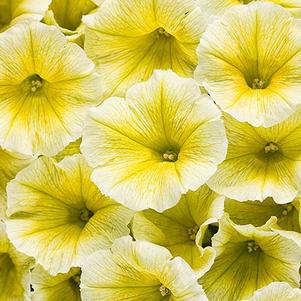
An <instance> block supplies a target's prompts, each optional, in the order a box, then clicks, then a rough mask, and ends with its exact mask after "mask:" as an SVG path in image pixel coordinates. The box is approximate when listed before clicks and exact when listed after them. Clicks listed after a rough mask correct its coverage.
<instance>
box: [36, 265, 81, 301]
mask: <svg viewBox="0 0 301 301" xmlns="http://www.w3.org/2000/svg"><path fill="white" fill-rule="evenodd" d="M80 276H81V270H80V268H71V269H70V271H69V272H68V273H65V274H61V273H60V274H57V275H55V276H52V275H50V274H49V273H48V272H47V271H45V270H44V269H43V267H42V266H40V265H37V266H35V268H34V269H33V271H32V277H31V283H32V287H33V289H34V293H33V295H32V298H31V300H32V301H81V300H82V299H81V296H80V288H79V285H80Z"/></svg>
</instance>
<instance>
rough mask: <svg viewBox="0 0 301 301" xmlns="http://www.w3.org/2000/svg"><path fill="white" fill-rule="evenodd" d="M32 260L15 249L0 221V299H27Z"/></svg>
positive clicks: (24, 300)
mask: <svg viewBox="0 0 301 301" xmlns="http://www.w3.org/2000/svg"><path fill="white" fill-rule="evenodd" d="M33 264H34V261H33V259H32V258H29V257H27V256H25V255H24V254H22V253H19V252H17V251H16V249H15V248H14V247H13V246H12V245H11V243H10V242H9V240H8V238H7V235H6V233H5V226H4V224H3V223H2V222H0V271H1V273H0V300H1V301H21V300H22V301H29V300H31V298H30V268H32V266H33Z"/></svg>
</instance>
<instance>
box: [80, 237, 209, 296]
mask: <svg viewBox="0 0 301 301" xmlns="http://www.w3.org/2000/svg"><path fill="white" fill-rule="evenodd" d="M81 279H82V280H81V292H82V299H83V301H91V300H95V301H96V300H99V301H100V300H101V301H112V300H115V301H123V300H126V299H127V300H132V301H141V300H147V301H159V300H166V301H167V300H170V301H172V300H177V301H207V300H208V299H207V297H206V296H205V294H204V292H203V290H202V288H201V286H200V285H198V283H197V276H196V275H195V274H194V273H193V271H192V270H191V268H190V267H189V265H188V264H187V263H186V262H185V261H184V260H183V259H182V258H180V257H175V258H172V255H171V254H170V253H169V251H168V250H167V249H165V248H163V247H161V246H158V245H155V244H152V243H149V242H146V241H132V240H131V238H130V237H123V238H120V239H118V240H116V241H115V242H114V244H113V246H112V248H111V250H103V251H99V252H96V253H94V254H93V256H90V257H89V258H88V259H87V261H86V262H85V263H84V265H83V267H82V278H81Z"/></svg>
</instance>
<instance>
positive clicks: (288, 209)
mask: <svg viewBox="0 0 301 301" xmlns="http://www.w3.org/2000/svg"><path fill="white" fill-rule="evenodd" d="M283 207H284V210H283V211H282V212H281V213H282V215H284V216H286V215H288V214H289V213H290V212H291V211H292V210H293V208H294V207H293V205H292V204H287V205H284V206H283Z"/></svg>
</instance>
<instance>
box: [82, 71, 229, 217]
mask: <svg viewBox="0 0 301 301" xmlns="http://www.w3.org/2000/svg"><path fill="white" fill-rule="evenodd" d="M226 147H227V141H226V137H225V132H224V126H223V122H222V121H221V120H220V112H219V110H218V108H217V107H216V106H215V105H214V103H213V102H212V100H211V99H210V98H209V97H207V96H203V95H201V93H200V91H199V87H198V86H197V84H196V83H195V82H194V81H193V80H192V79H184V78H181V77H179V76H178V75H176V74H174V73H172V72H170V71H157V72H155V74H154V75H153V76H152V78H151V79H150V80H149V81H147V82H145V83H140V84H137V85H134V86H133V87H132V88H131V89H130V90H129V91H128V93H127V96H126V99H121V98H110V99H108V100H106V101H105V102H104V103H103V104H102V105H100V106H99V107H97V108H94V109H93V110H91V111H90V114H89V118H88V120H87V123H86V126H85V129H84V134H83V142H82V144H81V151H82V153H83V154H84V156H85V158H86V159H87V161H88V163H89V164H90V165H91V166H92V167H93V168H94V171H93V173H92V180H93V181H94V182H95V183H96V185H97V186H98V187H99V188H100V190H101V191H102V192H103V193H105V194H106V195H109V196H110V197H112V198H113V199H114V200H116V201H118V202H120V203H122V204H124V205H126V206H128V207H130V208H132V209H134V210H143V209H147V208H152V209H155V210H157V211H163V210H165V209H167V208H170V207H172V206H174V205H176V203H177V202H178V201H179V199H180V197H181V194H184V193H186V192H187V191H188V190H189V189H190V190H196V189H198V188H199V187H200V186H201V185H202V184H204V182H205V181H207V180H208V178H209V177H210V176H211V175H212V174H213V173H214V172H215V171H216V168H217V164H219V163H220V162H222V161H223V159H224V158H225V152H226Z"/></svg>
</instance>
